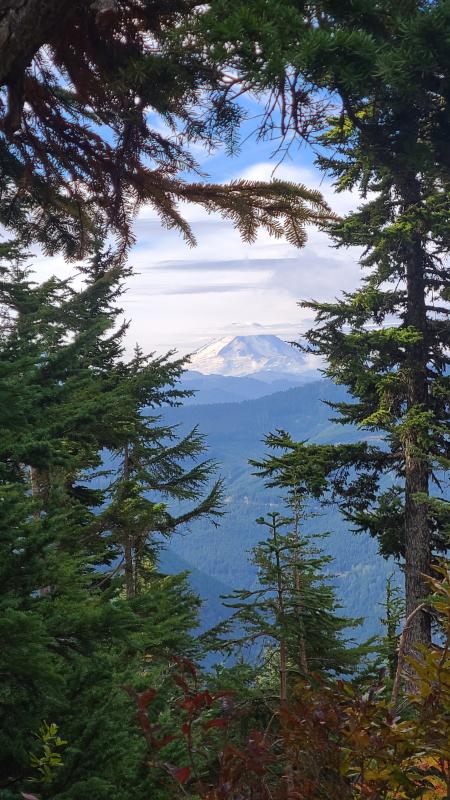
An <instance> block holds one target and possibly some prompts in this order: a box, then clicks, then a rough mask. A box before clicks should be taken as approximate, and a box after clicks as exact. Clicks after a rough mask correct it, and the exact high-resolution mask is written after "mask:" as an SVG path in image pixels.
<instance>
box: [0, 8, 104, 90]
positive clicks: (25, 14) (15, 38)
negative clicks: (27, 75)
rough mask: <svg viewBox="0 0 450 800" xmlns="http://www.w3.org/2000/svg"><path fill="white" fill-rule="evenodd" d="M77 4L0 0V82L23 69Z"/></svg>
mask: <svg viewBox="0 0 450 800" xmlns="http://www.w3.org/2000/svg"><path fill="white" fill-rule="evenodd" d="M79 5H80V4H79V3H77V2H73V0H0V53H1V59H0V85H2V84H5V83H9V81H10V80H12V79H14V77H17V76H19V75H20V74H21V73H22V72H23V70H24V69H25V68H26V67H27V66H28V65H29V64H30V62H31V60H32V58H33V56H34V55H35V53H36V52H37V51H38V50H39V49H40V48H41V47H42V45H43V44H46V43H48V42H49V41H51V40H52V39H53V38H54V37H55V35H56V33H57V31H59V32H61V28H62V26H63V25H64V23H65V21H66V19H67V17H68V16H69V14H73V13H74V12H75V11H76V10H77V6H78V7H79ZM88 5H89V4H88Z"/></svg>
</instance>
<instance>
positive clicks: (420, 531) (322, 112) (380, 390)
mask: <svg viewBox="0 0 450 800" xmlns="http://www.w3.org/2000/svg"><path fill="white" fill-rule="evenodd" d="M219 14H220V21H219V22H217V20H216V17H217V16H218V15H219ZM198 24H199V27H200V29H201V30H202V33H203V35H204V34H205V31H206V30H207V28H208V26H210V29H209V30H210V33H209V35H210V39H211V44H212V47H214V45H213V42H214V41H216V39H218V40H219V42H220V44H219V45H217V46H216V47H217V49H216V53H217V58H224V57H226V58H227V59H228V63H229V64H230V66H231V65H232V66H233V69H234V70H236V72H237V73H238V75H239V77H240V81H241V84H243V85H246V86H248V87H250V86H252V87H254V86H256V88H257V89H259V90H261V91H265V93H266V97H267V96H268V97H269V99H268V102H267V108H266V115H265V121H264V122H263V123H262V126H261V135H265V134H267V135H271V134H272V133H273V132H274V131H277V132H279V134H280V135H281V141H282V144H281V145H280V146H281V147H283V146H284V147H285V148H286V147H289V142H290V140H291V139H293V138H295V137H297V136H300V137H303V138H304V139H306V140H308V141H310V142H311V141H313V142H314V144H315V146H316V153H317V163H318V165H319V167H320V169H321V170H322V171H323V172H324V173H326V174H327V175H331V177H332V178H333V179H334V181H335V186H336V188H337V189H338V190H344V189H356V190H357V191H358V192H359V195H360V197H361V198H362V200H363V203H362V204H361V205H360V207H359V208H357V209H356V210H354V211H352V212H350V213H349V214H347V215H346V216H345V217H344V218H343V219H340V220H337V221H336V222H331V223H330V224H328V225H326V226H325V227H326V229H327V230H328V232H329V234H330V236H331V238H332V241H333V243H334V245H335V246H336V247H346V248H347V247H359V248H362V256H361V258H360V263H361V266H362V267H363V269H364V277H363V282H362V287H361V288H360V289H358V290H357V291H356V292H352V293H344V294H343V295H342V296H341V297H340V298H338V299H337V300H336V301H335V302H311V301H305V302H303V303H302V305H303V307H305V308H307V309H308V310H309V311H310V312H311V311H312V312H313V313H314V314H315V318H316V325H315V327H314V328H313V329H312V330H311V331H309V333H308V334H307V337H306V339H307V349H308V350H309V352H310V353H316V354H319V355H321V356H322V357H323V358H324V359H325V361H326V363H327V368H326V373H327V375H328V376H329V377H330V378H331V379H332V380H334V381H336V382H337V383H339V384H343V385H345V386H346V387H347V388H348V389H349V392H350V394H351V396H352V397H351V398H350V400H349V401H348V402H343V403H340V404H338V405H337V406H336V407H335V408H336V411H337V412H338V414H339V421H341V422H343V423H349V424H352V425H355V426H357V427H359V429H362V430H363V431H367V432H369V433H370V434H372V435H373V437H374V445H373V447H372V448H370V449H369V450H368V451H367V454H366V456H365V457H364V454H362V453H361V451H359V452H358V451H357V452H356V453H355V459H354V463H353V468H350V465H349V462H347V461H345V460H344V462H343V464H342V465H341V463H340V455H341V454H340V452H339V451H336V455H335V466H336V470H335V471H334V472H337V483H336V484H335V485H336V486H337V489H338V491H339V493H340V495H341V498H343V499H342V508H343V509H344V511H345V513H346V515H347V518H348V519H349V520H350V521H352V522H353V523H354V524H355V525H356V526H357V527H360V528H363V529H366V530H368V531H369V532H370V533H371V535H373V536H375V537H377V538H378V539H379V540H380V542H381V546H382V549H383V552H384V553H390V554H393V555H395V556H396V557H401V558H404V559H405V562H406V569H405V574H406V606H407V613H409V612H411V611H412V610H413V609H414V608H416V607H417V606H418V605H419V604H420V601H421V599H422V598H423V597H424V596H425V594H426V589H425V586H424V584H423V580H422V578H421V573H422V574H424V573H429V572H430V568H431V561H432V552H433V551H435V552H436V551H438V552H439V551H443V550H445V549H446V547H447V540H446V532H447V529H448V504H447V505H446V507H445V503H442V504H441V506H440V513H439V515H435V514H434V509H435V505H434V503H433V501H431V500H430V496H431V494H432V492H431V489H432V485H433V483H432V482H435V484H436V485H437V486H439V485H440V479H441V470H442V467H443V465H444V469H445V465H446V464H447V462H448V459H449V437H448V431H449V424H450V418H449V415H450V407H449V402H448V398H449V374H448V371H449V331H450V328H449V320H448V304H447V299H448V290H449V276H448V270H446V269H445V267H444V263H445V261H446V259H447V258H448V254H449V251H450V239H449V235H448V225H446V223H445V220H446V218H448V197H449V188H450V172H449V159H448V152H447V150H446V148H445V146H444V142H445V141H446V139H447V138H448V135H449V131H450V71H449V68H448V38H449V30H450V17H449V13H448V3H447V0H438V1H437V2H419V1H417V2H407V3H400V4H399V5H398V4H397V5H395V4H394V5H393V4H392V3H390V2H387V0H385V1H384V2H381V3H376V4H373V3H372V4H371V3H368V2H367V3H366V2H357V3H355V2H353V1H351V0H348V2H347V1H346V0H344V1H343V2H339V3H336V2H334V0H323V2H322V1H321V2H319V3H316V2H314V3H310V2H307V1H306V2H301V3H294V2H291V0H286V2H281V3H279V2H276V3H275V2H274V3H271V2H268V3H267V2H259V0H253V1H252V2H251V3H249V4H246V5H245V9H241V8H236V7H235V4H233V3H229V2H228V0H217V2H216V3H214V4H213V5H212V7H211V9H210V12H209V14H207V15H206V17H205V18H201V19H200V20H199V23H198ZM202 25H203V29H202ZM200 35H201V34H200ZM225 41H226V43H227V47H226V52H227V55H226V56H225V53H224V51H223V49H221V48H223V47H224V42H225ZM377 438H380V439H381V438H383V442H384V444H383V446H379V447H377V442H376V439H377ZM302 457H304V458H306V459H307V458H308V455H307V450H306V449H305V451H304V453H303V456H302ZM375 462H376V465H375ZM341 466H342V468H343V470H344V472H346V475H345V476H344V477H343V476H342V471H341ZM355 472H356V477H355ZM385 480H390V481H391V482H392V483H394V484H395V491H394V492H391V493H386V492H383V487H382V482H383V481H385ZM414 639H417V640H418V641H421V642H422V643H425V642H429V640H430V626H429V622H428V618H427V617H426V615H425V613H423V614H420V615H419V616H418V617H417V618H415V620H414V622H413V625H412V629H411V640H414Z"/></svg>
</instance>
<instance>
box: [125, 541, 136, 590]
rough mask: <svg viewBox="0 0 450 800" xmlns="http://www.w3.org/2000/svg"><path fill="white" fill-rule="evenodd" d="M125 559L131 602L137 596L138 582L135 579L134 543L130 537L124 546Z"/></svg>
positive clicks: (126, 579) (126, 580) (127, 585)
mask: <svg viewBox="0 0 450 800" xmlns="http://www.w3.org/2000/svg"><path fill="white" fill-rule="evenodd" d="M124 558H125V591H126V596H127V600H131V599H132V598H133V597H135V596H136V582H135V577H134V558H133V542H132V540H131V537H130V536H127V538H126V540H125V546H124Z"/></svg>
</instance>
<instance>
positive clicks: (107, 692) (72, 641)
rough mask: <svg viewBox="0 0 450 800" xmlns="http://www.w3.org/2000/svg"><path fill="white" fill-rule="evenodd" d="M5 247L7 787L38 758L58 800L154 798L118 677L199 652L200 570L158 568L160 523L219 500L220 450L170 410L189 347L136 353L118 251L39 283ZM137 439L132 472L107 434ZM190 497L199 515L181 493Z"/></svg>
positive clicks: (2, 485)
mask: <svg viewBox="0 0 450 800" xmlns="http://www.w3.org/2000/svg"><path fill="white" fill-rule="evenodd" d="M4 255H5V258H4V260H3V263H2V274H1V281H0V298H1V302H2V306H3V311H4V320H5V325H4V327H3V331H2V335H1V337H0V351H1V356H2V359H1V363H2V372H3V378H4V380H3V386H2V390H3V392H4V396H5V398H6V399H7V400H8V402H7V403H6V404H5V405H4V406H2V412H1V417H0V428H1V432H2V444H1V464H2V469H1V473H0V497H1V503H2V514H1V516H0V556H1V557H0V565H1V566H0V577H1V580H2V595H1V598H0V606H1V615H0V620H1V621H0V632H1V636H2V641H4V646H3V647H2V652H1V654H0V669H1V672H2V688H1V693H0V702H1V707H2V721H3V722H4V724H2V732H1V756H0V795H1V796H2V798H3V796H4V797H5V798H6V797H8V795H9V792H10V791H12V792H13V793H14V792H15V793H16V794H15V796H20V791H21V790H22V789H23V791H24V792H25V793H26V786H27V782H28V780H29V779H31V778H33V777H35V776H36V770H37V771H38V772H39V773H40V777H41V778H42V781H41V786H40V789H39V791H40V793H42V794H43V796H44V797H47V796H48V797H51V798H52V800H54V798H65V799H66V800H68V799H69V798H71V800H72V799H73V798H87V797H89V796H91V795H90V794H89V792H91V791H94V790H95V792H97V796H99V797H101V796H105V797H106V796H111V792H113V793H114V796H115V797H117V798H120V800H131V797H133V798H135V797H139V796H142V797H145V796H148V794H149V793H150V794H151V791H152V790H151V788H150V786H149V779H148V775H147V773H143V770H142V758H143V751H142V746H141V742H140V740H139V739H138V738H137V737H135V741H133V720H132V715H131V713H129V709H128V710H127V706H126V698H125V697H124V696H123V692H122V690H121V689H120V686H121V684H122V683H123V682H131V683H132V684H135V685H139V682H140V681H145V680H155V681H157V682H158V681H163V676H164V672H165V670H166V669H167V666H168V663H169V661H170V657H171V654H172V653H173V652H174V651H176V652H186V653H187V654H189V655H191V656H194V657H197V656H198V655H200V651H199V648H198V646H197V645H195V644H194V641H193V638H192V635H191V633H190V632H191V630H192V629H193V628H194V627H195V625H196V623H197V612H198V608H199V600H198V598H197V597H196V596H195V595H194V594H193V593H192V591H191V590H190V588H189V586H188V583H187V578H186V575H185V574H183V575H179V576H170V577H168V576H165V575H163V574H161V573H160V572H159V570H158V565H157V552H158V548H157V546H156V544H155V543H154V542H153V539H154V537H155V536H156V535H159V536H160V535H161V534H163V535H164V536H166V537H167V536H169V535H170V534H171V533H173V532H174V531H175V530H176V529H177V528H178V527H179V526H180V525H181V524H183V523H184V522H185V521H186V520H190V519H195V517H196V516H197V515H200V516H205V517H206V516H209V515H214V513H215V512H216V511H217V509H216V507H215V504H216V502H217V501H218V487H217V486H216V487H214V488H213V489H212V490H208V489H207V486H206V484H207V483H208V480H209V476H210V472H211V468H212V465H211V464H210V462H205V463H203V464H200V465H199V466H195V467H193V468H191V467H190V466H188V467H185V466H184V464H185V462H189V460H190V459H191V458H192V457H193V454H194V455H195V457H198V456H200V455H201V453H202V450H203V441H202V439H201V437H200V436H199V435H198V433H197V432H194V433H193V434H192V435H190V436H187V437H185V438H184V439H182V440H180V441H179V439H178V437H177V434H176V431H175V430H174V428H172V427H170V426H167V425H161V424H160V423H159V421H158V412H157V409H158V408H159V407H161V406H163V405H164V404H165V403H169V404H174V405H175V404H177V403H179V402H180V400H181V399H182V397H183V393H182V392H180V391H179V390H178V389H177V388H176V386H175V384H176V381H177V379H178V376H179V374H180V372H181V370H182V363H181V362H180V361H174V360H169V358H159V359H152V358H151V357H144V356H143V355H142V354H139V355H137V356H136V358H135V359H134V360H133V361H132V362H127V361H125V360H124V359H123V354H122V337H123V333H124V330H125V328H124V326H123V325H121V324H120V322H119V321H118V314H119V313H120V311H119V310H118V309H117V308H116V306H115V303H116V300H117V299H118V298H119V297H120V294H121V291H122V278H123V272H122V268H121V264H120V260H118V259H117V258H116V256H115V255H114V254H113V253H111V252H109V251H107V250H106V251H105V250H101V249H99V250H98V251H97V253H96V254H95V255H94V257H93V258H92V260H91V262H90V263H88V264H86V265H85V266H84V268H83V270H84V275H85V285H84V287H82V288H81V289H79V290H75V289H74V288H73V287H72V286H71V284H70V282H65V281H60V280H57V279H51V280H49V281H47V282H46V283H45V284H42V285H39V284H33V283H32V281H31V279H30V276H29V272H28V270H27V269H26V268H24V267H23V264H22V263H21V261H20V260H19V261H18V260H17V256H18V255H20V253H18V252H17V250H16V248H15V247H13V246H10V247H9V248H5V249H4ZM13 398H14V400H15V401H16V402H15V405H14V406H13V405H12V404H11V399H13ZM144 409H146V412H147V413H146V414H145V415H143V413H142V412H143V410H144ZM178 444H179V445H180V446H179V449H178ZM125 448H129V449H130V451H131V452H133V455H134V466H133V471H132V472H130V475H129V476H128V477H129V481H128V483H127V484H126V485H124V481H123V477H122V476H120V475H117V474H116V471H115V470H114V469H113V467H112V465H111V469H107V468H106V465H105V464H104V463H103V460H104V452H105V450H106V449H108V450H110V451H111V452H113V453H114V452H115V453H119V454H120V453H121V452H123V451H124V449H125ZM118 487H120V491H121V492H122V495H121V499H122V506H121V507H120V504H119V502H118V499H117V494H118V493H119V488H118ZM204 488H205V492H203V489H204ZM149 490H150V491H151V492H152V493H153V496H152V497H146V496H144V495H146V494H147V493H148V491H149ZM162 495H164V501H163V500H162V497H161V496H162ZM202 495H204V496H202ZM180 499H183V500H184V501H185V502H186V503H187V508H186V510H185V512H184V513H183V514H178V512H175V511H174V510H173V509H172V507H171V504H175V503H178V502H179V500H180ZM119 521H120V522H121V523H122V527H127V529H128V535H133V536H135V534H136V531H138V532H139V537H140V538H139V547H140V551H139V557H140V560H139V567H140V570H139V581H138V587H137V588H138V591H136V592H134V593H133V594H132V596H128V597H127V596H126V595H127V593H126V592H125V591H124V589H125V588H126V580H125V578H126V576H124V570H123V565H121V564H120V552H121V548H122V546H123V540H122V539H121V537H120V535H119V533H118V531H119V528H120V525H119ZM113 523H114V524H113ZM133 524H134V528H133ZM43 720H52V726H53V725H55V726H57V733H55V729H54V728H53V727H52V726H50V727H49V728H47V727H45V725H44V723H43ZM42 725H44V727H41V726H42ZM38 730H40V731H41V747H39V746H36V742H35V741H34V738H33V737H34V732H35V731H38ZM59 732H61V733H60V734H59ZM60 739H61V740H62V739H64V740H66V741H67V742H68V744H67V747H65V750H64V757H63V759H62V762H61V761H60V760H59V758H58V748H59V741H60ZM30 752H31V753H32V762H31V763H30V755H29V754H30ZM17 792H19V795H18V794H17Z"/></svg>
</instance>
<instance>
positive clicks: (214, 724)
mask: <svg viewBox="0 0 450 800" xmlns="http://www.w3.org/2000/svg"><path fill="white" fill-rule="evenodd" d="M226 725H227V721H226V719H210V720H209V721H208V722H205V724H204V725H203V727H204V728H205V730H207V729H208V728H226Z"/></svg>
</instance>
